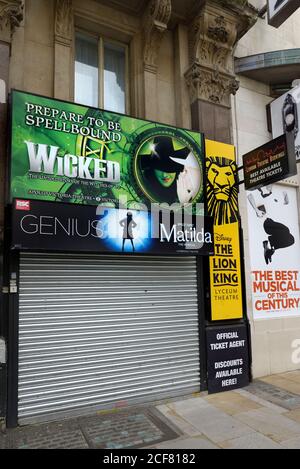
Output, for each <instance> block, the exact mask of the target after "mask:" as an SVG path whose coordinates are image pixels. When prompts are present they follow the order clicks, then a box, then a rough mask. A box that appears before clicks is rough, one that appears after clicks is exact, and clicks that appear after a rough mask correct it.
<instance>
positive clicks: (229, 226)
mask: <svg viewBox="0 0 300 469" xmlns="http://www.w3.org/2000/svg"><path fill="white" fill-rule="evenodd" d="M205 147H206V184H207V207H208V214H209V215H210V216H212V217H213V220H214V241H215V255H214V256H212V257H210V260H209V263H210V292H211V316H212V320H213V321H220V320H224V319H240V318H242V317H243V303H242V284H241V256H240V241H239V221H238V189H237V185H236V173H237V168H236V163H235V151H234V146H233V145H227V144H224V143H220V142H214V141H211V140H206V141H205Z"/></svg>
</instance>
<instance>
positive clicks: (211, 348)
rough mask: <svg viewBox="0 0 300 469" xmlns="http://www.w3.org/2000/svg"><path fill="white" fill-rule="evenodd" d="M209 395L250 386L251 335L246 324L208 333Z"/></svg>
mask: <svg viewBox="0 0 300 469" xmlns="http://www.w3.org/2000/svg"><path fill="white" fill-rule="evenodd" d="M206 343H207V373H208V383H207V384H208V392H209V393H217V392H222V391H230V390H232V389H237V388H241V387H243V386H247V384H249V352H248V335H247V327H246V325H245V324H237V325H234V326H222V327H217V326H212V327H208V328H207V329H206Z"/></svg>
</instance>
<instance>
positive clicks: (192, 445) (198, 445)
mask: <svg viewBox="0 0 300 469" xmlns="http://www.w3.org/2000/svg"><path fill="white" fill-rule="evenodd" d="M154 448H155V449H220V448H219V447H218V446H216V445H215V444H213V443H212V442H211V441H209V440H208V439H207V438H205V437H204V436H202V437H194V438H186V439H177V440H172V441H166V442H163V443H161V444H159V445H156V446H155V447H154Z"/></svg>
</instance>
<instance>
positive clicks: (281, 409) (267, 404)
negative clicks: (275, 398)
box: [236, 387, 287, 414]
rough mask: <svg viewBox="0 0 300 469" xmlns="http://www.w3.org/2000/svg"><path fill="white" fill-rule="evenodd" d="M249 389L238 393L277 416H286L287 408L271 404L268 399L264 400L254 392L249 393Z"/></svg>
mask: <svg viewBox="0 0 300 469" xmlns="http://www.w3.org/2000/svg"><path fill="white" fill-rule="evenodd" d="M247 389H248V387H247V388H245V389H238V390H237V391H236V392H237V393H239V394H241V395H242V396H245V397H247V398H248V399H250V400H252V401H254V402H257V404H260V405H261V407H266V408H267V409H271V410H272V411H273V412H275V413H277V414H284V413H285V412H286V411H287V409H286V408H285V407H281V406H279V405H277V404H274V403H273V402H269V401H268V400H266V399H263V398H262V397H259V396H258V395H257V394H254V393H253V392H249V391H247Z"/></svg>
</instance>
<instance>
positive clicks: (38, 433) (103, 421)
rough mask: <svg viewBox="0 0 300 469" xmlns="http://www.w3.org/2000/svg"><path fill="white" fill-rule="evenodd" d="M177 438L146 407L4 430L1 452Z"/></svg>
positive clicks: (117, 445) (176, 432)
mask: <svg viewBox="0 0 300 469" xmlns="http://www.w3.org/2000/svg"><path fill="white" fill-rule="evenodd" d="M170 425H171V426H170ZM179 434H180V431H179V430H178V429H175V428H174V426H173V424H171V423H170V422H169V421H168V420H167V419H166V417H164V415H162V414H161V413H160V412H159V411H157V410H156V409H155V408H149V407H148V408H139V409H135V410H131V411H118V412H111V413H105V414H102V413H101V414H100V413H99V414H97V415H93V416H87V417H79V418H76V419H70V420H65V421H62V422H52V423H50V424H39V425H28V426H26V427H20V428H16V429H13V430H7V432H6V435H5V436H3V438H1V439H0V448H1V449H3V448H15V449H84V448H99V449H100V448H101V449H121V448H139V447H143V446H149V445H153V444H156V443H160V442H162V441H166V440H172V439H174V438H177V437H178V436H179Z"/></svg>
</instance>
